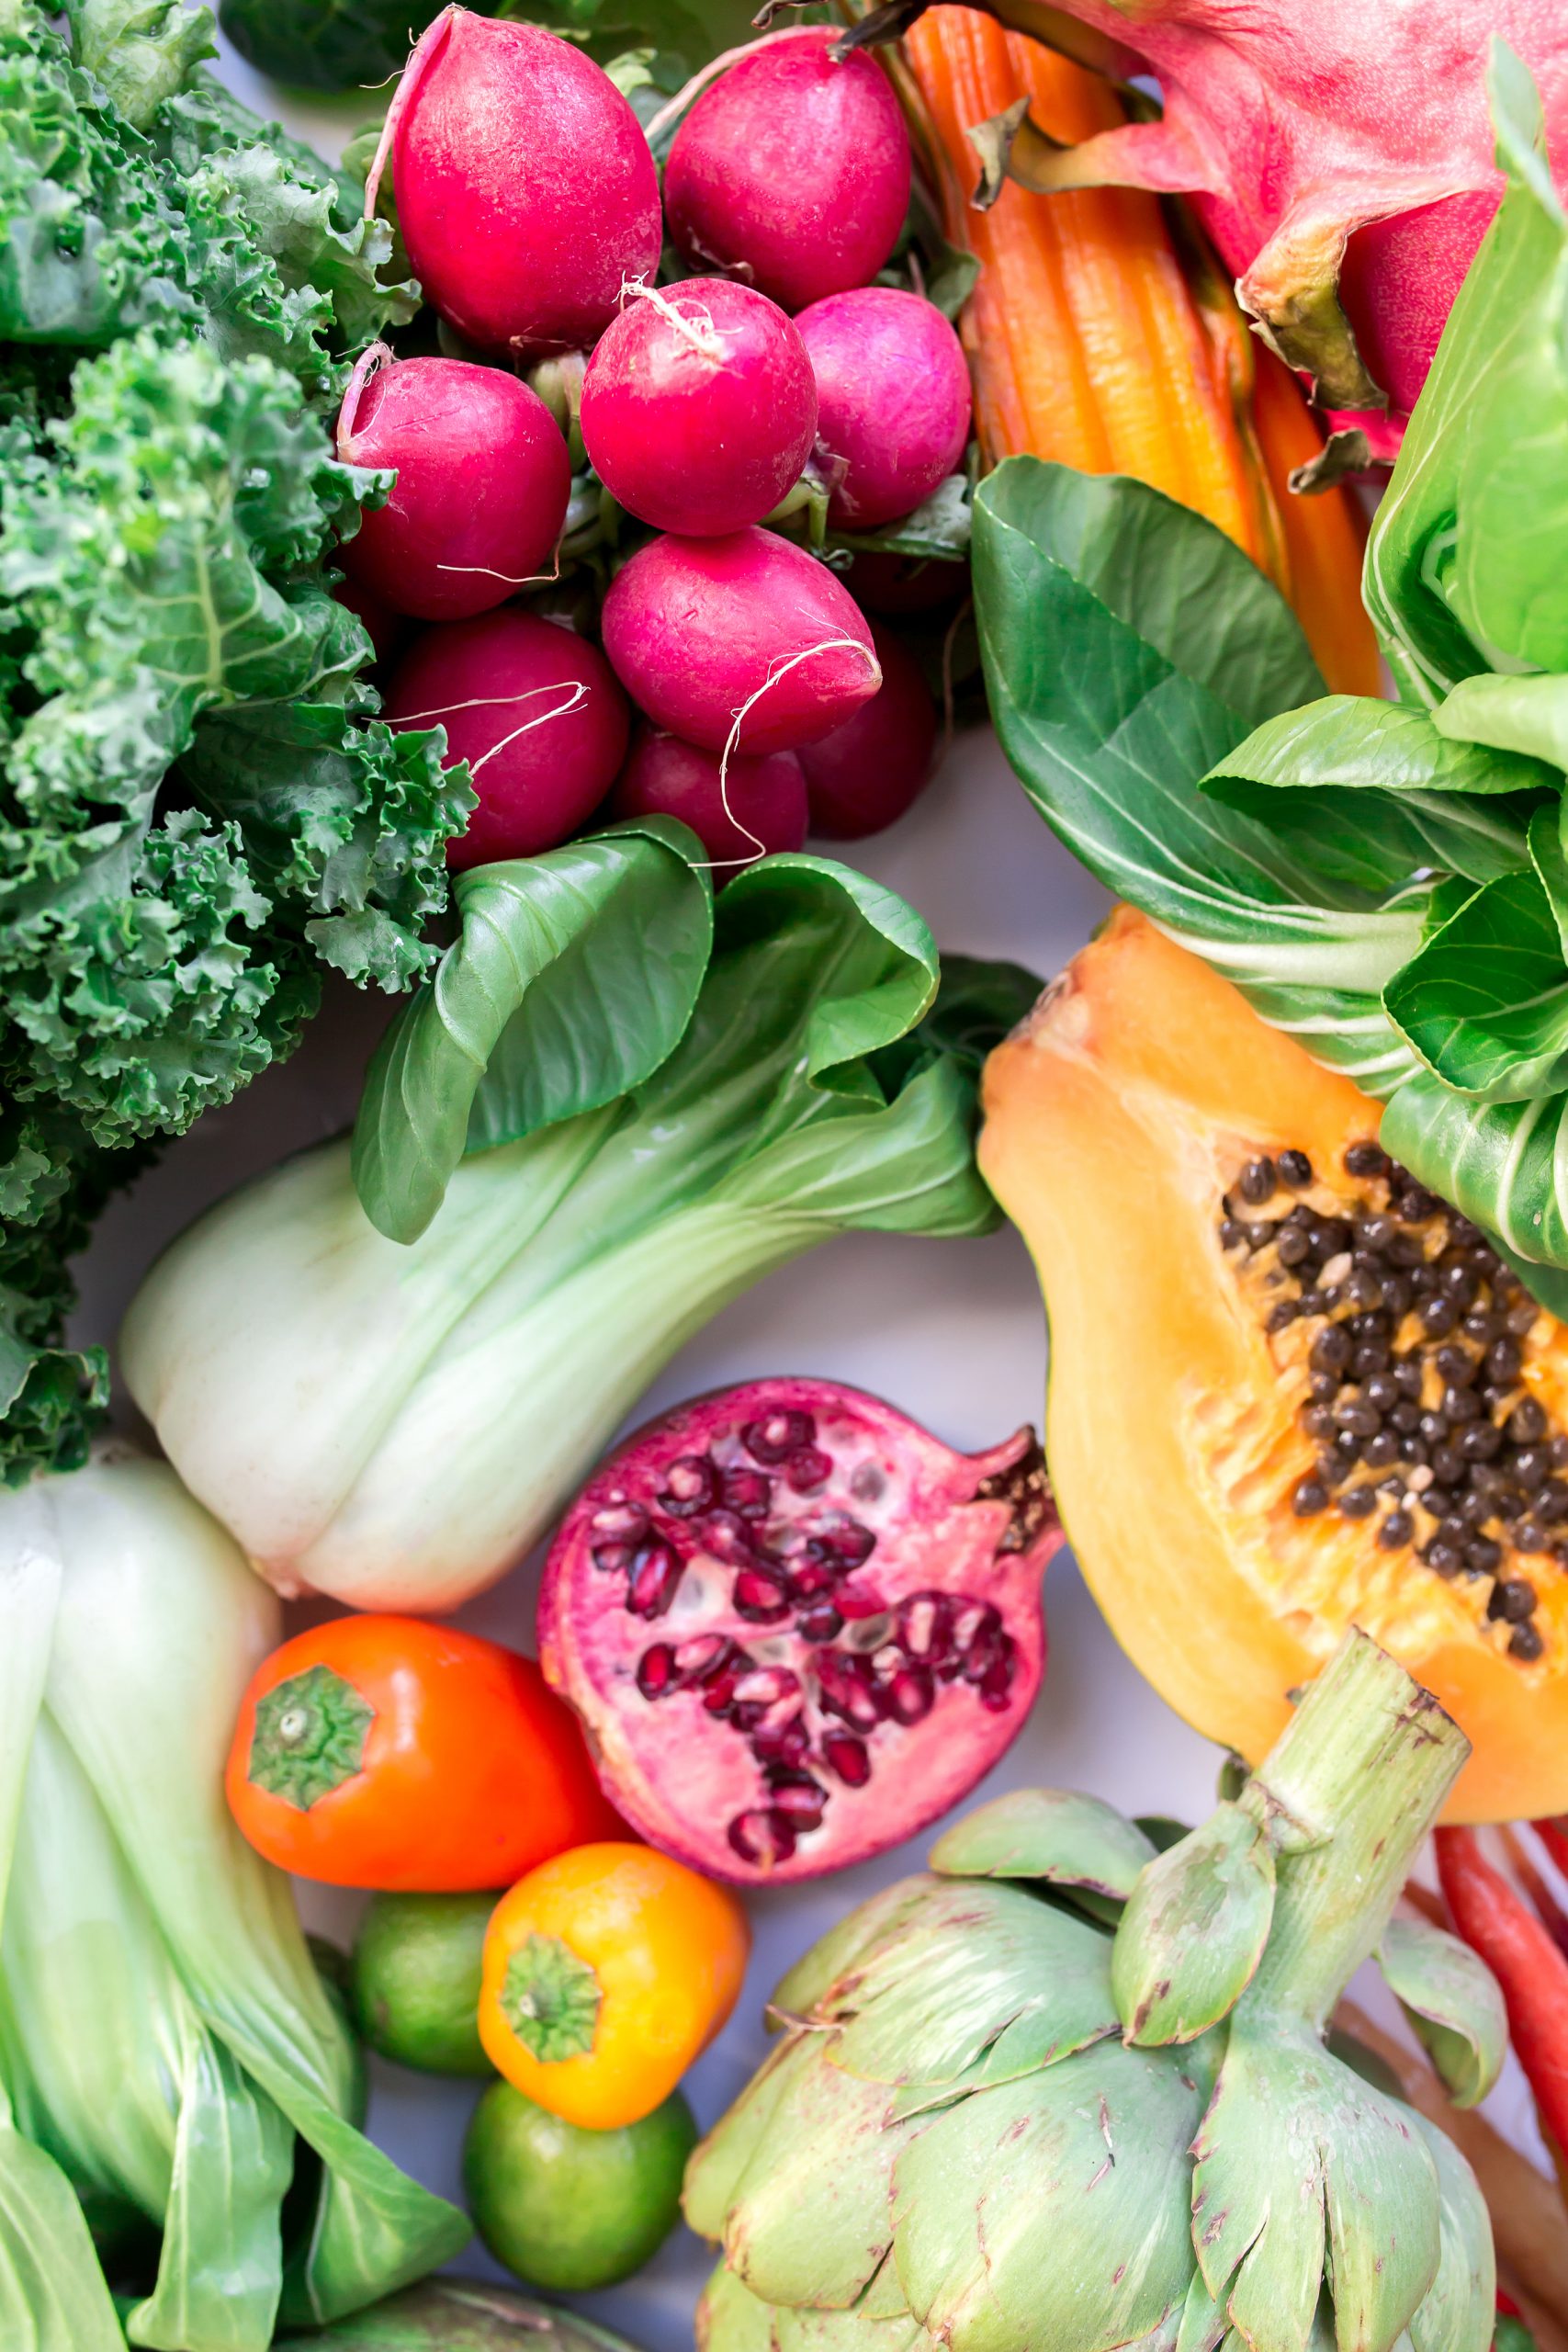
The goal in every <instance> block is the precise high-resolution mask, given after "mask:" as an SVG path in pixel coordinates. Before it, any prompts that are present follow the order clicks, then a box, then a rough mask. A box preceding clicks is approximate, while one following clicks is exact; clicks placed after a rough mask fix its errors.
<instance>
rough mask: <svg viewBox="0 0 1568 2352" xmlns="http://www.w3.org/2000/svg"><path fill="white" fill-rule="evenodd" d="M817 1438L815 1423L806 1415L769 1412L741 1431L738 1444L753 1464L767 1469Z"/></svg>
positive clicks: (773, 1467) (750, 1422) (748, 1423)
mask: <svg viewBox="0 0 1568 2352" xmlns="http://www.w3.org/2000/svg"><path fill="white" fill-rule="evenodd" d="M816 1435H817V1424H816V1422H815V1421H814V1420H813V1419H812V1418H811V1416H810V1414H809V1413H797V1412H784V1413H770V1414H769V1415H768V1416H767V1419H765V1420H761V1421H748V1422H747V1424H746V1426H745V1428H744V1429H743V1430H741V1432H740V1442H741V1444H742V1445H743V1446H744V1447H745V1448H746V1451H747V1453H749V1454H750V1456H751V1458H752V1460H753V1461H755V1462H765V1463H766V1464H767V1465H768V1467H769V1469H770V1470H773V1469H776V1468H777V1467H778V1464H780V1463H781V1462H786V1461H787V1460H788V1459H789V1457H790V1455H791V1454H792V1453H799V1451H800V1449H801V1447H802V1446H803V1445H809V1444H810V1443H811V1442H812V1440H813V1439H814V1438H815V1436H816Z"/></svg>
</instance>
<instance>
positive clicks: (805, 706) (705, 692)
mask: <svg viewBox="0 0 1568 2352" xmlns="http://www.w3.org/2000/svg"><path fill="white" fill-rule="evenodd" d="M604 650H605V652H606V653H607V654H608V655H609V657H610V661H611V663H612V665H613V667H614V669H615V675H616V676H617V677H618V678H619V679H620V682H621V684H622V685H624V686H625V688H626V692H627V693H628V694H629V695H631V697H632V700H633V701H634V702H635V703H637V705H638V706H639V707H641V708H642V709H643V710H645V711H646V712H647V713H648V715H649V718H651V719H653V720H654V722H655V723H656V724H657V725H658V726H660V727H663V728H667V729H669V731H670V732H671V734H672V735H679V736H681V737H682V739H683V740H684V741H686V742H688V743H701V744H703V745H705V748H706V749H707V750H708V751H710V752H726V751H728V752H731V753H733V752H737V751H744V752H752V753H754V754H755V755H757V756H759V757H760V756H761V754H762V753H763V752H793V751H795V749H796V748H797V747H798V746H799V745H800V744H802V743H810V742H814V741H816V739H817V738H818V736H819V735H826V734H828V733H829V731H830V730H831V729H833V728H835V727H837V726H838V725H839V724H840V721H841V720H843V719H846V718H848V717H849V715H850V713H851V711H852V710H855V709H857V708H858V707H859V706H860V705H861V704H862V703H863V702H868V701H869V700H870V698H871V696H872V695H874V693H875V692H876V689H877V687H878V686H879V685H880V684H881V683H882V673H881V671H880V670H879V669H878V667H877V662H876V656H875V654H874V651H873V650H872V642H871V630H870V628H869V627H868V626H867V623H866V620H865V617H864V616H863V613H862V612H861V610H860V608H859V606H858V605H856V604H855V602H854V600H853V598H852V596H851V595H850V594H849V593H848V591H847V590H846V589H844V588H841V587H840V584H839V582H837V580H835V579H834V577H833V575H832V573H831V572H830V571H829V569H828V567H827V565H826V564H823V563H818V561H817V560H816V558H815V557H814V556H809V555H807V553H806V551H805V549H804V548H797V547H795V546H794V545H793V544H792V543H791V541H789V540H788V539H781V538H780V537H778V536H777V534H776V533H774V532H773V531H760V530H758V529H757V528H756V527H755V526H752V528H751V529H750V530H746V531H731V532H729V533H728V535H727V536H726V537H723V538H718V539H678V538H672V537H665V538H661V539H653V540H650V541H649V545H648V546H647V547H645V548H638V550H637V554H636V555H634V556H633V558H632V560H631V561H630V562H629V563H628V564H626V566H625V567H624V569H623V570H622V571H620V572H619V573H618V574H617V575H616V578H615V583H614V585H613V586H612V588H611V590H610V593H609V594H608V595H607V596H606V597H605V599H604Z"/></svg>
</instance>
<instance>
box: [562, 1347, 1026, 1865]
mask: <svg viewBox="0 0 1568 2352" xmlns="http://www.w3.org/2000/svg"><path fill="white" fill-rule="evenodd" d="M1061 1540H1062V1532H1061V1529H1060V1527H1059V1526H1058V1524H1057V1521H1056V1514H1055V1510H1054V1509H1053V1507H1052V1502H1051V1489H1050V1487H1049V1486H1048V1485H1047V1483H1046V1478H1045V1467H1044V1464H1043V1461H1042V1460H1041V1455H1040V1448H1039V1446H1038V1445H1037V1444H1036V1442H1035V1439H1034V1432H1033V1430H1027V1429H1024V1430H1019V1432H1018V1434H1017V1435H1016V1436H1015V1437H1011V1438H1009V1439H1008V1440H1007V1441H1006V1442H1004V1443H1003V1444H1001V1445H998V1446H995V1447H993V1448H992V1450H991V1451H990V1452H989V1453H954V1452H953V1450H952V1448H951V1447H949V1446H945V1445H943V1444H942V1442H940V1440H938V1439H936V1438H934V1437H932V1436H931V1435H930V1433H929V1432H928V1431H927V1430H923V1429H921V1428H920V1427H919V1423H918V1422H915V1421H911V1420H909V1419H908V1418H907V1417H906V1416H905V1415H904V1414H902V1413H900V1412H897V1411H896V1410H895V1408H893V1407H892V1406H891V1405H885V1404H883V1403H882V1401H881V1399H880V1398H878V1397H867V1396H865V1395H863V1393H862V1392H861V1391H860V1390H859V1389H855V1388H842V1387H840V1386H839V1385H837V1383H835V1382H832V1381H827V1380H798V1379H790V1378H784V1379H776V1380H757V1381H750V1382H748V1383H747V1384H746V1385H744V1386H743V1387H739V1388H730V1389H726V1390H723V1391H721V1392H720V1393H719V1394H717V1395H716V1396H712V1397H697V1398H696V1399H695V1400H694V1402H693V1403H691V1404H689V1405H682V1406H680V1407H678V1408H676V1409H675V1411H673V1412H671V1413H666V1414H665V1415H664V1416H663V1418H662V1419H660V1420H657V1421H652V1422H650V1423H649V1426H648V1427H647V1428H646V1429H644V1430H639V1431H638V1432H637V1435H636V1436H635V1437H632V1438H629V1439H628V1440H627V1441H626V1444H625V1445H623V1446H622V1447H621V1448H620V1450H619V1452H618V1453H615V1454H612V1456H611V1457H610V1459H609V1461H607V1462H606V1463H605V1464H604V1465H603V1467H602V1468H601V1469H600V1470H599V1471H598V1472H597V1473H596V1474H595V1476H593V1477H592V1479H591V1480H590V1481H589V1483H588V1485H587V1486H586V1487H584V1488H583V1490H582V1492H581V1494H580V1495H579V1496H578V1498H577V1500H576V1501H575V1502H574V1503H573V1504H572V1506H571V1509H570V1510H569V1511H568V1513H567V1515H566V1518H565V1519H564V1521H562V1523H561V1529H560V1532H559V1534H558V1536H557V1537H556V1540H555V1543H554V1544H553V1545H552V1547H551V1550H550V1555H549V1558H548V1560H547V1563H546V1566H545V1576H544V1583H543V1586H542V1588H541V1589H540V1593H539V1648H540V1658H539V1663H540V1664H541V1666H542V1667H543V1668H544V1669H545V1674H546V1677H547V1679H548V1680H549V1681H550V1682H552V1683H553V1684H554V1685H555V1687H556V1689H557V1690H558V1691H560V1692H561V1693H562V1694H563V1695H564V1696H565V1697H566V1698H568V1699H570V1701H571V1703H572V1705H573V1706H574V1707H576V1709H577V1710H578V1713H580V1714H581V1717H582V1719H583V1722H584V1724H585V1726H586V1728H587V1731H588V1735H589V1739H590V1743H591V1745H592V1748H593V1752H594V1757H595V1760H596V1762H597V1764H598V1768H599V1776H600V1779H601V1780H602V1781H603V1782H604V1791H605V1793H606V1795H607V1796H608V1797H609V1798H610V1800H611V1802H612V1803H613V1804H614V1805H615V1808H616V1810H617V1812H619V1813H622V1814H624V1815H626V1819H627V1820H628V1821H629V1822H631V1824H632V1825H633V1826H634V1827H635V1828H637V1829H638V1830H640V1831H641V1832H642V1834H643V1836H644V1837H645V1838H649V1839H651V1841H652V1842H653V1843H654V1844H655V1845H656V1846H661V1847H663V1848H664V1849H665V1851H666V1852H668V1853H672V1854H678V1855H680V1856H681V1857H682V1860H686V1861H689V1862H692V1863H693V1864H694V1865H695V1867H696V1868H697V1869H698V1870H700V1871H705V1872H707V1873H708V1874H709V1875H710V1876H712V1877H716V1878H727V1879H732V1880H737V1881H739V1882H740V1883H742V1884H761V1883H764V1882H772V1883H775V1884H776V1883H780V1882H782V1881H788V1880H792V1879H803V1878H815V1877H817V1876H818V1874H819V1873H820V1872H821V1871H829V1870H840V1869H842V1868H843V1866H844V1865H845V1864H846V1863H848V1862H856V1861H862V1860H864V1859H865V1857H866V1856H867V1855H869V1854H877V1853H881V1852H882V1851H883V1850H884V1849H886V1847H888V1846H895V1845H897V1843H898V1841H899V1840H900V1839H901V1838H911V1837H913V1836H914V1834H915V1832H916V1831H917V1830H919V1829H921V1828H923V1827H924V1826H925V1825H926V1823H927V1822H929V1821H934V1820H935V1818H936V1816H937V1815H938V1814H940V1813H943V1812H945V1811H946V1809H947V1808H948V1806H949V1805H952V1804H956V1803H957V1802H958V1800H959V1799H960V1798H961V1797H963V1796H964V1795H966V1794H967V1793H968V1792H969V1790H971V1789H972V1788H973V1787H974V1785H975V1783H976V1781H977V1780H978V1779H979V1778H980V1776H981V1774H982V1773H983V1772H986V1771H988V1770H989V1769H990V1767H991V1766H992V1765H993V1764H994V1763H995V1762H996V1761H997V1758H998V1757H999V1756H1000V1755H1001V1754H1002V1753H1003V1752H1004V1750H1005V1749H1006V1748H1007V1747H1009V1746H1010V1743H1011V1742H1012V1740H1013V1739H1014V1738H1015V1737H1016V1736H1017V1735H1018V1733H1019V1732H1020V1731H1021V1729H1022V1726H1023V1722H1024V1718H1025V1717H1026V1716H1027V1714H1028V1713H1029V1709H1030V1705H1031V1703H1032V1700H1033V1697H1034V1694H1035V1691H1037V1690H1038V1688H1039V1685H1040V1674H1041V1668H1042V1666H1043V1662H1044V1651H1045V1628H1044V1623H1043V1618H1042V1615H1041V1607H1040V1579H1041V1576H1042V1574H1043V1570H1044V1567H1045V1565H1046V1563H1047V1561H1048V1560H1049V1559H1050V1557H1051V1555H1052V1554H1053V1553H1054V1552H1055V1549H1056V1547H1057V1545H1058V1544H1060V1543H1061Z"/></svg>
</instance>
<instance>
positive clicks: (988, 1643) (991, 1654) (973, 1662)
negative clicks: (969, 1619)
mask: <svg viewBox="0 0 1568 2352" xmlns="http://www.w3.org/2000/svg"><path fill="white" fill-rule="evenodd" d="M1011 1647H1012V1644H1011V1642H1010V1640H1009V1638H1008V1636H1007V1634H1005V1633H1003V1631H1002V1621H1001V1619H1000V1617H998V1614H997V1612H996V1611H995V1610H994V1609H987V1611H986V1614H985V1617H984V1618H983V1619H982V1621H981V1624H980V1629H979V1631H978V1633H976V1635H975V1637H974V1639H973V1641H972V1642H971V1643H970V1644H969V1646H968V1648H967V1649H966V1650H965V1652H964V1681H965V1682H983V1681H984V1680H985V1679H986V1677H987V1674H989V1672H990V1670H991V1668H992V1667H993V1666H995V1665H996V1663H997V1661H998V1658H1004V1657H1006V1656H1007V1654H1008V1652H1009V1651H1010V1649H1011Z"/></svg>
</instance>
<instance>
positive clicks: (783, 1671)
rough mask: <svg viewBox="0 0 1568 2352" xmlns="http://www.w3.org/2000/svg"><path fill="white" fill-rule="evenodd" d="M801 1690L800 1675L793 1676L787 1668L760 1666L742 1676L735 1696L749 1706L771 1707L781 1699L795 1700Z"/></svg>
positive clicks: (736, 1687)
mask: <svg viewBox="0 0 1568 2352" xmlns="http://www.w3.org/2000/svg"><path fill="white" fill-rule="evenodd" d="M799 1689H800V1677H799V1675H798V1674H792V1673H791V1672H790V1670H789V1668H788V1667H787V1666H759V1667H756V1668H753V1669H752V1671H751V1672H750V1674H746V1675H742V1677H741V1679H740V1680H739V1682H738V1683H737V1684H736V1686H735V1695H736V1697H737V1698H738V1699H740V1700H743V1701H744V1702H746V1703H747V1704H748V1705H761V1706H764V1707H771V1706H773V1704H774V1703H775V1702H776V1701H778V1700H780V1699H793V1698H794V1697H795V1693H796V1691H798V1690H799Z"/></svg>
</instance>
